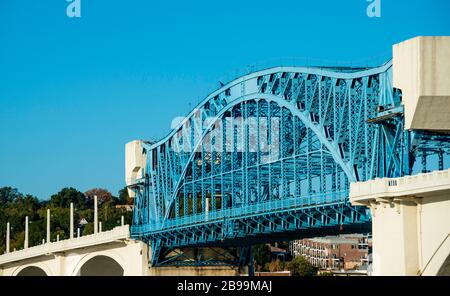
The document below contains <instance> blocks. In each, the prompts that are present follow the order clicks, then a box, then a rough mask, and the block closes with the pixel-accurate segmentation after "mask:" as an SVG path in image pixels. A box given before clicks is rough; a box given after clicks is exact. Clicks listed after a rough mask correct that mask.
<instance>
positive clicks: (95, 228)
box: [94, 195, 98, 233]
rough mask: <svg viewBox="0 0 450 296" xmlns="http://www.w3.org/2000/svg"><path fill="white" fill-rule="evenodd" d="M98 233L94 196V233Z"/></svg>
mask: <svg viewBox="0 0 450 296" xmlns="http://www.w3.org/2000/svg"><path fill="white" fill-rule="evenodd" d="M97 232H98V206H97V195H94V233H97Z"/></svg>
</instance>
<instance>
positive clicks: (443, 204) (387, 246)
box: [350, 170, 450, 275]
mask: <svg viewBox="0 0 450 296" xmlns="http://www.w3.org/2000/svg"><path fill="white" fill-rule="evenodd" d="M350 201H351V202H352V204H353V205H364V206H368V207H370V209H371V212H372V235H373V236H372V239H373V275H450V238H449V236H450V170H446V171H436V172H432V173H428V174H420V175H415V176H408V177H403V178H395V179H376V180H371V181H367V182H359V183H353V184H351V186H350Z"/></svg>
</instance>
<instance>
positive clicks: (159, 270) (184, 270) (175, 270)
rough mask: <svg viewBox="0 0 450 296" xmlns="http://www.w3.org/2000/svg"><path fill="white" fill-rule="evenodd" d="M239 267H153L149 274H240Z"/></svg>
mask: <svg viewBox="0 0 450 296" xmlns="http://www.w3.org/2000/svg"><path fill="white" fill-rule="evenodd" d="M239 274H240V272H239V269H238V268H236V267H227V266H205V267H151V268H150V269H149V270H148V273H147V275H149V276H238V275H239Z"/></svg>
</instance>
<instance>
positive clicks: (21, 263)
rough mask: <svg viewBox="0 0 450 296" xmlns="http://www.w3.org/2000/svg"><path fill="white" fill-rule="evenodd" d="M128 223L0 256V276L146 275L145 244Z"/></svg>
mask: <svg viewBox="0 0 450 296" xmlns="http://www.w3.org/2000/svg"><path fill="white" fill-rule="evenodd" d="M129 235H130V233H129V226H128V225H125V226H119V227H116V228H114V229H113V230H111V231H105V232H99V233H97V234H92V235H87V236H82V237H80V238H73V239H67V240H62V241H59V242H50V243H46V244H43V245H38V246H34V247H30V248H28V249H23V250H19V251H15V252H12V253H7V254H4V255H1V256H0V275H5V276H16V275H49V276H51V275H64V276H71V275H146V274H147V270H148V268H147V266H148V264H147V262H148V261H147V247H146V245H145V244H143V243H141V242H137V241H134V240H130V239H129Z"/></svg>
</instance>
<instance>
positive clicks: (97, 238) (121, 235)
mask: <svg viewBox="0 0 450 296" xmlns="http://www.w3.org/2000/svg"><path fill="white" fill-rule="evenodd" d="M129 237H130V228H129V225H124V226H118V227H115V228H114V229H112V230H109V231H104V232H98V233H95V234H90V235H86V236H81V237H76V238H72V239H66V240H60V241H57V242H49V243H45V244H42V245H37V246H34V247H30V248H26V249H22V250H18V251H14V252H11V253H6V254H4V255H1V256H0V265H2V264H5V263H8V262H14V261H17V260H21V259H25V258H32V257H37V256H42V255H46V254H51V253H57V252H63V251H66V250H70V249H77V248H84V247H88V246H93V245H98V244H104V243H107V242H111V241H115V240H120V239H127V238H129Z"/></svg>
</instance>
